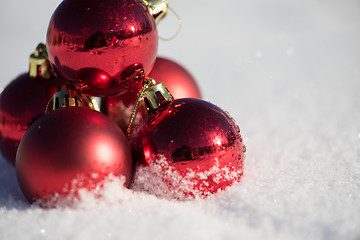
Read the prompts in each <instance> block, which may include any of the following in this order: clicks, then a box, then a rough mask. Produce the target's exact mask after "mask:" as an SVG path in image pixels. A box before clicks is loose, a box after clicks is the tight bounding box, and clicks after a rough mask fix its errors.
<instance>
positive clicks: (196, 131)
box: [131, 98, 245, 199]
mask: <svg viewBox="0 0 360 240" xmlns="http://www.w3.org/2000/svg"><path fill="white" fill-rule="evenodd" d="M163 106H165V107H162V108H160V110H158V111H157V112H155V113H152V114H150V115H149V116H148V117H147V118H146V119H145V120H144V122H143V123H142V124H141V125H139V126H138V127H137V128H135V130H134V131H133V133H132V135H131V144H132V149H133V156H134V158H135V160H136V161H137V165H138V166H137V174H136V175H137V176H136V177H135V182H134V187H135V188H140V189H142V190H146V191H149V192H152V193H154V194H156V195H160V196H162V197H169V198H177V199H184V198H185V199H186V198H194V197H195V198H197V197H206V196H209V195H211V194H213V193H216V192H218V191H219V190H222V189H226V188H227V187H229V186H230V185H232V184H233V183H234V182H238V181H240V179H241V176H242V173H243V161H244V157H245V156H244V152H245V145H244V144H243V142H242V139H241V135H240V129H239V127H238V126H237V125H235V123H234V121H233V119H232V118H230V117H229V116H228V115H227V114H226V113H225V112H224V111H223V110H221V109H220V108H218V107H217V106H215V105H213V104H211V103H209V102H206V101H203V100H200V99H194V98H185V99H176V100H173V101H172V102H170V103H168V104H165V105H163ZM161 186H162V189H159V188H161Z"/></svg>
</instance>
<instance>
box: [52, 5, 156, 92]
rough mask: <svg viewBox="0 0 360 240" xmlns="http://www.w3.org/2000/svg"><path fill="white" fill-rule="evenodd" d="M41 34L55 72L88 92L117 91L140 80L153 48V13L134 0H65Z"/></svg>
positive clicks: (151, 57) (153, 50)
mask: <svg viewBox="0 0 360 240" xmlns="http://www.w3.org/2000/svg"><path fill="white" fill-rule="evenodd" d="M46 39H47V42H46V45H47V48H48V53H49V58H50V61H51V62H52V63H53V65H54V66H55V70H56V72H57V73H58V75H60V76H61V77H62V78H64V79H67V80H70V81H73V83H74V84H75V85H77V86H78V87H79V89H81V90H82V92H83V93H86V94H89V95H93V96H110V95H114V94H118V93H119V92H121V91H123V90H125V89H126V88H128V87H129V86H130V85H132V84H134V83H136V81H139V78H138V77H139V76H141V75H143V74H144V73H146V72H148V71H150V68H151V66H152V65H153V63H154V61H155V58H156V53H157V47H158V34H157V28H156V24H155V21H154V18H153V16H152V15H150V13H149V12H148V9H147V6H146V5H145V4H144V3H143V2H142V1H137V0H107V1H100V0H64V1H63V2H62V3H61V4H60V5H59V6H58V8H57V9H56V10H55V12H54V13H53V16H52V18H51V20H50V23H49V26H48V31H47V38H46Z"/></svg>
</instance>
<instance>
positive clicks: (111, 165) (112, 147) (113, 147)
mask: <svg viewBox="0 0 360 240" xmlns="http://www.w3.org/2000/svg"><path fill="white" fill-rule="evenodd" d="M80 98H81V96H79V95H76V93H74V92H73V91H69V90H63V91H60V92H58V93H56V94H55V95H54V100H53V103H54V108H55V109H54V110H53V111H51V112H50V113H48V114H46V115H44V116H43V117H41V118H40V119H38V120H37V121H36V122H34V123H33V124H32V125H31V126H30V128H29V129H28V130H27V132H26V133H25V135H24V137H23V138H22V140H21V142H20V145H19V149H18V152H17V155H16V174H17V178H18V181H19V185H20V188H21V190H22V191H23V193H24V195H25V197H26V198H27V199H28V200H29V201H30V202H34V201H40V202H41V203H42V205H45V206H46V205H47V204H48V205H50V206H52V205H53V204H56V203H57V201H58V200H59V197H60V198H61V199H62V198H63V197H76V196H77V194H78V191H79V190H82V189H86V190H93V189H95V188H98V187H101V186H102V184H103V183H104V180H106V179H107V178H108V177H109V176H110V175H111V176H115V177H121V178H122V177H123V178H124V186H125V187H127V186H128V185H129V182H130V180H131V176H132V161H131V151H130V144H129V142H128V141H127V139H126V137H125V135H124V133H123V132H122V131H121V130H120V128H119V127H118V126H117V125H116V124H115V123H114V122H113V121H111V120H110V119H109V118H108V117H106V116H105V115H104V114H102V113H100V112H98V111H95V110H92V109H90V108H88V107H86V106H85V107H84V106H81V105H82V102H81V101H79V99H80ZM83 102H86V101H83Z"/></svg>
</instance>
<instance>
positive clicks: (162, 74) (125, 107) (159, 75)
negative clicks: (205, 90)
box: [101, 57, 201, 132]
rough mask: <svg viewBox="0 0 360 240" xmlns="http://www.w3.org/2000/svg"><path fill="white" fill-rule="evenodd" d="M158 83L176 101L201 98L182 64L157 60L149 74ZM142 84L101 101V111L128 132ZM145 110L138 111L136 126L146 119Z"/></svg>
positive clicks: (164, 59)
mask: <svg viewBox="0 0 360 240" xmlns="http://www.w3.org/2000/svg"><path fill="white" fill-rule="evenodd" d="M149 77H152V78H154V79H155V80H156V82H163V83H164V84H165V85H166V87H167V89H168V90H169V91H170V92H171V94H172V95H173V97H174V98H175V99H177V98H201V93H200V89H199V87H198V85H197V83H196V81H195V80H194V78H193V77H192V76H191V74H190V73H189V72H188V71H187V70H186V69H185V68H184V67H182V66H181V65H180V64H178V63H176V62H174V61H172V60H170V59H166V58H162V57H158V58H156V61H155V64H154V66H153V68H152V70H151V72H150V73H149ZM141 87H142V83H139V84H137V85H134V86H133V87H132V88H130V89H128V90H126V91H125V92H123V93H122V94H120V95H118V96H113V97H107V98H103V99H102V100H101V111H102V112H103V113H105V114H106V115H107V116H109V117H110V118H111V119H112V120H113V121H115V122H116V123H117V124H118V125H119V126H120V128H121V129H122V130H123V131H124V132H126V129H127V127H128V123H129V119H130V115H131V111H132V109H133V108H134V104H135V102H136V99H137V97H138V94H139V91H140V89H141ZM145 116H146V114H145V108H140V109H138V112H137V115H136V119H135V120H136V121H135V122H134V124H133V125H134V126H137V125H138V124H139V123H141V122H142V121H143V120H144V118H145Z"/></svg>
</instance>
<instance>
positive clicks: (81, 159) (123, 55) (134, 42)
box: [0, 0, 246, 207]
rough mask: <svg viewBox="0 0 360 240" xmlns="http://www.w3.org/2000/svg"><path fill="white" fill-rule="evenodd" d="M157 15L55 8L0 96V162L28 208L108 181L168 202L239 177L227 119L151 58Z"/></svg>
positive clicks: (236, 144) (186, 78)
mask: <svg viewBox="0 0 360 240" xmlns="http://www.w3.org/2000/svg"><path fill="white" fill-rule="evenodd" d="M167 8H168V2H167V1H166V0H147V1H145V0H144V1H141V0H106V1H99V0H64V1H62V2H61V3H60V5H59V6H58V8H57V9H56V10H55V12H54V13H53V15H52V17H51V19H50V23H49V25H48V30H47V35H46V45H45V44H39V45H38V46H37V47H36V48H35V52H34V54H32V55H31V56H30V61H29V63H30V68H29V71H28V72H27V73H24V74H21V75H19V76H18V77H17V78H15V79H14V80H13V81H11V82H10V83H9V85H8V86H7V87H6V88H5V89H4V90H3V92H2V93H1V94H0V154H1V155H2V157H3V158H4V159H5V160H6V161H7V162H9V163H10V165H14V166H15V169H16V175H17V180H18V183H19V186H20V189H21V190H22V192H23V194H24V196H25V198H26V199H27V200H28V201H29V202H30V203H34V202H40V206H42V207H53V206H55V207H56V206H58V203H59V202H61V199H68V200H69V202H67V204H71V203H72V199H79V192H80V191H83V190H84V191H89V192H91V193H94V191H95V190H96V189H97V190H98V189H102V187H103V186H104V185H105V183H106V182H107V181H108V180H109V178H111V177H115V178H116V179H117V180H120V181H122V183H121V184H118V183H119V181H116V183H117V184H118V185H119V187H120V188H121V189H122V188H130V189H132V190H133V191H142V192H147V193H149V194H153V195H156V196H157V197H159V198H167V199H177V200H188V199H196V198H206V197H208V196H212V195H214V194H216V193H218V192H219V191H223V190H226V189H228V188H229V187H231V186H233V185H234V184H235V183H237V182H240V181H241V180H242V175H243V171H244V159H245V152H246V147H245V145H244V143H243V140H242V137H241V134H240V128H239V127H238V126H237V125H236V124H235V121H234V119H233V118H231V117H230V116H229V114H228V113H227V112H224V111H223V110H222V109H221V108H219V107H217V106H216V105H214V104H211V103H209V102H207V101H204V100H202V99H201V92H200V88H199V85H198V82H196V81H195V79H194V78H193V76H192V75H191V74H190V72H189V71H188V70H186V69H185V67H184V66H182V65H180V64H179V63H177V62H175V61H173V60H170V59H169V58H164V57H159V56H157V49H158V39H159V37H158V33H157V24H159V21H160V20H161V21H162V19H163V18H164V17H165V16H166V13H167ZM96 97H102V99H101V108H99V107H98V105H97V103H98V100H99V98H96ZM95 195H96V194H95ZM96 197H100V196H98V195H96ZM69 198H70V199H69Z"/></svg>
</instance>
